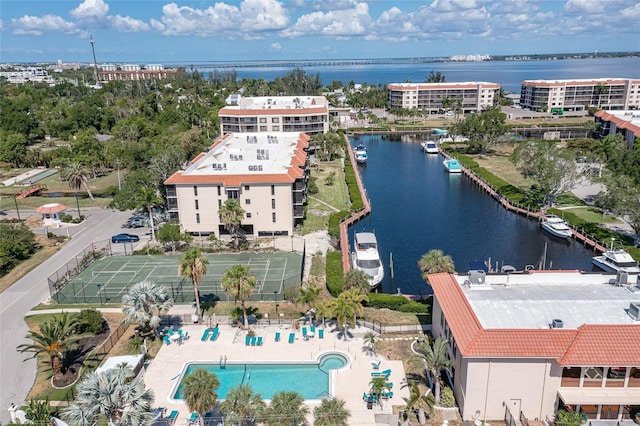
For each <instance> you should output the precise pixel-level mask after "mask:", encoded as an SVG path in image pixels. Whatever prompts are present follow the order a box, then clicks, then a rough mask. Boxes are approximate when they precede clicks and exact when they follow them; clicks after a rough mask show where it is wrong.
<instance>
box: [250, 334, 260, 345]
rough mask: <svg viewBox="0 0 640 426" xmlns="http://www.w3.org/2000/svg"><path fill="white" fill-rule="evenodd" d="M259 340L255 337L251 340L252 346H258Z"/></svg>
mask: <svg viewBox="0 0 640 426" xmlns="http://www.w3.org/2000/svg"><path fill="white" fill-rule="evenodd" d="M257 340H258V339H257V338H256V336H253V337H252V338H251V346H255V345H256V341H257Z"/></svg>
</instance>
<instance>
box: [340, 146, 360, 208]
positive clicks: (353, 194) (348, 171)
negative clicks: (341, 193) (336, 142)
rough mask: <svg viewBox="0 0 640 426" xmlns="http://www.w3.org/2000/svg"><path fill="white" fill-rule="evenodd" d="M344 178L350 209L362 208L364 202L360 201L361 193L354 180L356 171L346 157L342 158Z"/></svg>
mask: <svg viewBox="0 0 640 426" xmlns="http://www.w3.org/2000/svg"><path fill="white" fill-rule="evenodd" d="M344 180H345V181H346V183H347V189H348V190H349V199H350V200H351V209H352V210H353V211H358V210H361V209H362V208H364V202H363V201H362V195H361V194H360V189H359V188H358V181H357V180H356V172H355V170H354V169H353V166H352V164H351V161H350V160H349V159H348V158H345V160H344Z"/></svg>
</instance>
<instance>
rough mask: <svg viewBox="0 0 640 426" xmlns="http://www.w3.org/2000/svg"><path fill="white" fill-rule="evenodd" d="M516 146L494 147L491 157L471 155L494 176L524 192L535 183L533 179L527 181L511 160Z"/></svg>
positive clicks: (501, 145)
mask: <svg viewBox="0 0 640 426" xmlns="http://www.w3.org/2000/svg"><path fill="white" fill-rule="evenodd" d="M513 149H514V146H513V145H510V144H500V145H495V146H493V147H492V152H491V153H490V154H489V155H480V154H477V155H470V157H472V158H473V159H474V160H476V161H477V162H478V164H480V166H481V167H484V168H485V169H487V170H489V171H490V172H491V173H493V174H494V175H496V176H498V177H499V178H502V179H504V180H506V181H507V182H509V183H510V184H511V185H513V186H516V187H518V188H520V189H522V190H528V189H529V188H530V187H531V185H533V184H534V183H535V181H534V180H533V179H527V178H525V177H524V176H522V174H521V173H520V172H519V171H518V169H517V168H516V166H515V165H514V164H513V163H512V162H511V160H509V156H510V155H511V153H512V152H513Z"/></svg>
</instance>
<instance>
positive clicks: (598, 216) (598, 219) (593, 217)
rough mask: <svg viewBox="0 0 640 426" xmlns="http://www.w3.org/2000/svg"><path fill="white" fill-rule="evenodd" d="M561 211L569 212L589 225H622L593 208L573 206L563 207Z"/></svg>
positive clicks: (617, 220)
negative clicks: (589, 223)
mask: <svg viewBox="0 0 640 426" xmlns="http://www.w3.org/2000/svg"><path fill="white" fill-rule="evenodd" d="M562 210H564V211H568V212H571V213H573V214H575V215H576V216H578V217H579V218H580V219H583V220H585V221H586V222H591V223H612V224H615V223H622V222H621V221H620V220H619V219H618V218H616V217H614V216H610V215H603V214H602V211H600V210H598V209H597V208H595V207H589V206H574V207H564V208H563V209H562Z"/></svg>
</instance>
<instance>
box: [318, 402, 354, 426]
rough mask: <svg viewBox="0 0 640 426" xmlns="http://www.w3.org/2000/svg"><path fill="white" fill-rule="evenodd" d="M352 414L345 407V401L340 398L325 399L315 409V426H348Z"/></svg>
mask: <svg viewBox="0 0 640 426" xmlns="http://www.w3.org/2000/svg"><path fill="white" fill-rule="evenodd" d="M349 416H351V412H349V410H348V409H347V408H346V407H345V401H344V400H342V399H338V398H331V399H328V398H324V399H323V400H322V402H321V403H320V405H319V406H317V407H316V408H314V409H313V425H314V426H347V424H348V423H347V422H348V420H349Z"/></svg>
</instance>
